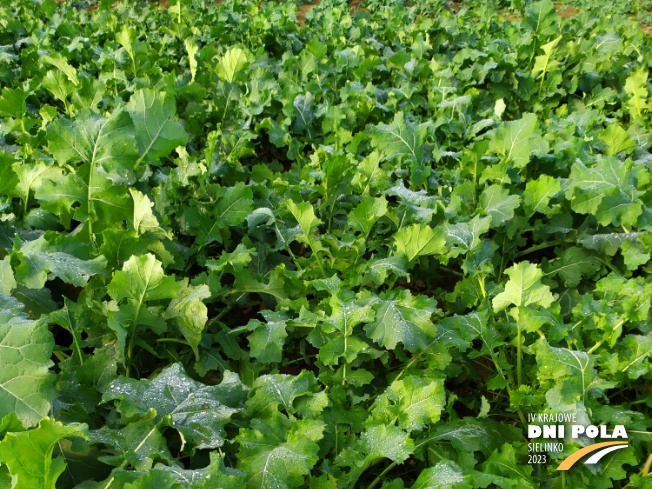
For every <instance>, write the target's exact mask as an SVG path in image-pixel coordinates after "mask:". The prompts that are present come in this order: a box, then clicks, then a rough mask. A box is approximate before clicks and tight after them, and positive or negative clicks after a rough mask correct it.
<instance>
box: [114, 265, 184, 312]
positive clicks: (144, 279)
mask: <svg viewBox="0 0 652 489" xmlns="http://www.w3.org/2000/svg"><path fill="white" fill-rule="evenodd" d="M178 291H179V284H177V283H176V282H175V281H174V277H168V276H166V275H165V273H164V272H163V267H162V266H161V262H159V261H158V260H157V259H156V258H155V257H154V255H152V254H150V253H148V254H146V255H143V256H139V257H137V256H132V257H131V258H129V260H127V261H126V262H125V264H124V265H123V267H122V270H121V271H117V272H115V275H114V276H113V280H111V282H110V283H109V285H108V286H107V292H108V293H109V295H110V296H111V298H112V299H113V300H115V301H118V302H120V301H121V300H122V299H131V300H133V301H135V302H136V303H138V304H141V305H142V304H143V303H144V302H146V301H154V300H159V299H174V298H175V297H176V296H177V292H178Z"/></svg>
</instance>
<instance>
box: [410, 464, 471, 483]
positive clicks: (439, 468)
mask: <svg viewBox="0 0 652 489" xmlns="http://www.w3.org/2000/svg"><path fill="white" fill-rule="evenodd" d="M466 487H471V486H470V485H468V484H464V473H463V472H462V469H461V468H460V467H459V466H458V465H457V464H455V463H454V462H450V461H447V460H446V461H441V462H439V463H438V464H437V465H435V466H434V467H430V468H428V469H424V470H423V471H422V472H421V474H420V475H419V477H418V478H417V480H416V482H415V483H414V484H413V485H412V487H411V488H410V489H462V488H466Z"/></svg>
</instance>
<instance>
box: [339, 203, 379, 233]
mask: <svg viewBox="0 0 652 489" xmlns="http://www.w3.org/2000/svg"><path fill="white" fill-rule="evenodd" d="M386 213H387V201H386V200H385V197H378V198H374V197H371V196H365V197H362V200H361V201H360V204H358V206H357V207H356V208H355V209H353V211H351V213H350V214H349V217H348V224H349V226H350V227H351V229H353V230H354V231H358V232H361V233H362V234H363V235H364V236H369V233H370V232H371V228H373V227H374V224H375V223H376V221H378V219H380V218H381V217H383V216H384V215H385V214H386Z"/></svg>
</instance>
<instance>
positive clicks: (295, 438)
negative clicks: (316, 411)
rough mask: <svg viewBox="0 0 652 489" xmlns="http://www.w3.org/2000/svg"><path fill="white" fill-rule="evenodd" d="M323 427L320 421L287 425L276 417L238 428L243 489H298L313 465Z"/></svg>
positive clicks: (255, 420)
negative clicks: (244, 476) (245, 483)
mask: <svg viewBox="0 0 652 489" xmlns="http://www.w3.org/2000/svg"><path fill="white" fill-rule="evenodd" d="M324 428H325V424H324V423H323V422H321V421H314V420H301V421H295V422H293V423H290V421H289V420H288V419H287V418H286V417H285V416H283V415H281V414H279V413H274V414H273V415H271V416H270V417H267V418H265V419H257V418H254V419H252V420H251V423H250V427H249V428H242V429H241V430H240V434H239V435H238V436H237V438H236V440H237V441H238V443H239V446H240V448H239V451H238V468H239V469H241V470H242V471H244V472H245V473H246V474H247V481H246V482H247V489H290V488H295V487H301V485H302V484H303V483H304V478H305V476H306V475H308V473H309V472H310V469H312V467H313V466H314V465H315V463H317V460H318V457H317V453H318V452H319V446H318V445H317V443H315V442H316V441H319V440H320V439H321V438H322V436H323V435H322V433H321V432H322V431H323V429H324Z"/></svg>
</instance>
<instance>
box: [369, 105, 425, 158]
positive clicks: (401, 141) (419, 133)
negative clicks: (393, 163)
mask: <svg viewBox="0 0 652 489" xmlns="http://www.w3.org/2000/svg"><path fill="white" fill-rule="evenodd" d="M427 134H428V123H423V124H418V125H417V124H414V123H411V122H409V121H406V120H405V114H404V112H402V111H399V112H397V113H396V114H395V115H394V122H393V123H392V124H383V123H381V124H379V125H378V126H376V127H374V129H373V133H372V136H371V145H372V146H373V147H374V148H375V149H378V150H379V151H380V152H382V153H383V154H384V155H385V157H386V158H394V157H396V156H402V155H407V156H408V158H412V159H414V160H416V162H417V163H422V161H423V158H424V151H423V143H424V142H425V140H426V136H427Z"/></svg>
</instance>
